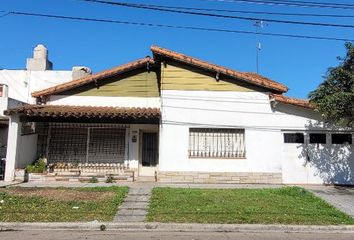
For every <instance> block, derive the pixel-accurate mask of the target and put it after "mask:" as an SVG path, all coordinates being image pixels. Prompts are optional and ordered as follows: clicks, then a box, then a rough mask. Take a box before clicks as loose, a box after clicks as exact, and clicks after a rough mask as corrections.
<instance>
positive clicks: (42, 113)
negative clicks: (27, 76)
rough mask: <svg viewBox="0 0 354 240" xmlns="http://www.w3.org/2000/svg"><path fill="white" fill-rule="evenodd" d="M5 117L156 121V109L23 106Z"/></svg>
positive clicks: (158, 112)
mask: <svg viewBox="0 0 354 240" xmlns="http://www.w3.org/2000/svg"><path fill="white" fill-rule="evenodd" d="M4 113H5V115H13V114H20V115H22V116H28V117H54V118H55V117H63V118H69V117H75V118H81V117H85V118H118V119H125V118H133V119H157V118H159V117H160V109H158V108H126V107H93V106H69V105H25V106H21V107H17V108H11V109H8V110H6V111H5V112H4Z"/></svg>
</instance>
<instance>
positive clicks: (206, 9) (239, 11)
mask: <svg viewBox="0 0 354 240" xmlns="http://www.w3.org/2000/svg"><path fill="white" fill-rule="evenodd" d="M129 4H133V3H129ZM139 5H141V6H147V7H158V8H167V9H178V10H196V11H205V12H226V13H243V14H244V13H246V14H262V15H279V16H301V17H333V18H354V15H341V14H316V13H284V12H268V11H246V10H229V9H216V8H196V7H182V6H167V5H156V4H139Z"/></svg>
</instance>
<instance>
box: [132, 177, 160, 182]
mask: <svg viewBox="0 0 354 240" xmlns="http://www.w3.org/2000/svg"><path fill="white" fill-rule="evenodd" d="M136 181H137V182H156V179H155V176H139V177H137V178H136Z"/></svg>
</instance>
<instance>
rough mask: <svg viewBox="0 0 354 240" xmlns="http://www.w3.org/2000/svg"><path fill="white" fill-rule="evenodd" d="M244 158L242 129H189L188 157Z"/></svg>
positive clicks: (243, 131) (243, 132) (243, 134)
mask: <svg viewBox="0 0 354 240" xmlns="http://www.w3.org/2000/svg"><path fill="white" fill-rule="evenodd" d="M245 156H246V150H245V130H244V129H229V128H190V129H189V157H196V158H244V157H245Z"/></svg>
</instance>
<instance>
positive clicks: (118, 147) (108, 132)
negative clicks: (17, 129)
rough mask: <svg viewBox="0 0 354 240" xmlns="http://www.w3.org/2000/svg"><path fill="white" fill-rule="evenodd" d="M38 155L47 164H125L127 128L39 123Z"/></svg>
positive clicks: (107, 125)
mask: <svg viewBox="0 0 354 240" xmlns="http://www.w3.org/2000/svg"><path fill="white" fill-rule="evenodd" d="M36 130H37V132H38V155H40V156H46V157H47V158H48V163H60V162H68V163H122V162H123V161H124V159H125V132H126V128H125V127H124V126H117V125H114V124H112V125H110V124H70V123H53V124H43V123H42V124H38V128H37V129H36Z"/></svg>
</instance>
